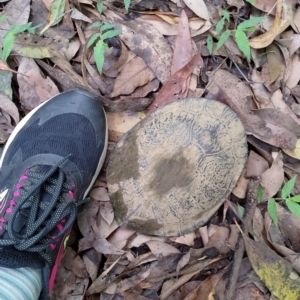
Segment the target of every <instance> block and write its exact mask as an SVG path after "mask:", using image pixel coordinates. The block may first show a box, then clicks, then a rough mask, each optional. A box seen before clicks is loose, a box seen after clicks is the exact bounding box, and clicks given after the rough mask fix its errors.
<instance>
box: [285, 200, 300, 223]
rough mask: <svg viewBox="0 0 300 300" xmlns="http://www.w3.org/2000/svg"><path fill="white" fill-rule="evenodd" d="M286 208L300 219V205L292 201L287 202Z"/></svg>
mask: <svg viewBox="0 0 300 300" xmlns="http://www.w3.org/2000/svg"><path fill="white" fill-rule="evenodd" d="M285 203H286V206H287V207H288V209H289V210H290V211H291V213H292V214H293V215H295V216H296V217H298V218H300V205H299V204H297V203H295V202H294V201H292V200H291V199H286V200H285Z"/></svg>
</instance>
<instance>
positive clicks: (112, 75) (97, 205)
mask: <svg viewBox="0 0 300 300" xmlns="http://www.w3.org/2000/svg"><path fill="white" fill-rule="evenodd" d="M1 2H2V1H1ZM131 2H132V3H130V1H126V3H127V4H129V3H130V5H129V11H128V12H126V10H125V9H124V2H123V1H121V0H120V1H115V2H110V1H103V2H101V3H102V12H101V13H100V12H99V11H98V9H97V8H99V7H100V6H101V5H100V4H99V5H95V4H96V3H95V2H93V1H90V0H80V1H72V0H44V1H42V0H33V1H24V0H22V1H20V0H11V1H8V2H6V3H3V4H2V10H1V13H0V23H1V24H0V25H1V26H0V43H1V47H2V54H1V55H2V57H1V58H2V60H1V64H0V83H1V84H0V86H1V88H0V143H1V144H2V145H4V143H5V142H6V140H7V138H8V137H9V135H10V133H11V132H12V130H13V128H14V126H15V125H16V124H17V123H18V122H19V120H20V116H24V114H26V113H28V112H29V111H30V110H32V109H33V108H35V107H36V106H37V105H38V104H40V103H41V102H42V101H45V100H47V99H48V98H50V97H52V96H54V95H56V94H58V93H59V92H62V91H66V90H69V89H72V88H81V89H84V90H86V91H88V92H91V93H93V94H94V95H96V96H98V97H99V100H100V101H101V102H102V103H103V105H104V106H105V109H106V110H107V118H108V129H109V142H110V143H109V145H110V146H109V151H108V157H109V154H110V153H111V150H110V149H112V148H113V146H114V144H115V143H116V142H118V141H119V140H120V138H121V137H122V136H123V135H124V134H125V133H126V132H127V131H128V130H129V129H130V128H132V127H133V126H134V125H135V124H137V123H138V122H139V121H140V120H141V119H142V118H144V117H145V115H146V114H149V113H150V112H151V111H154V110H156V109H157V108H158V107H161V106H164V105H165V104H167V103H170V102H172V101H176V100H178V99H181V98H185V97H201V96H203V97H206V98H211V99H216V100H218V101H221V102H223V103H225V104H226V105H228V106H230V107H231V108H232V109H233V110H234V111H235V112H236V113H237V114H238V116H239V117H240V119H241V120H242V122H243V124H244V127H245V129H246V132H247V135H248V142H249V146H250V149H249V150H250V151H249V157H248V162H247V165H246V168H245V171H244V172H243V174H242V177H241V178H240V180H239V181H238V183H237V186H236V188H235V190H234V191H233V193H232V194H231V196H230V197H229V199H228V200H227V201H226V202H225V204H224V206H222V207H221V208H220V209H219V212H218V213H216V214H215V215H214V216H213V217H212V218H211V220H210V222H209V223H208V224H207V226H204V227H202V228H200V229H199V230H196V231H194V232H191V233H189V234H187V235H185V236H180V237H157V236H146V235H143V234H140V233H139V232H135V231H132V230H128V229H124V228H121V227H120V226H119V225H118V224H117V222H116V220H115V219H114V212H113V209H112V206H111V203H110V199H109V195H108V192H107V185H106V178H105V170H106V169H105V168H106V165H107V163H106V164H105V165H104V168H103V172H102V173H101V174H100V176H99V178H98V180H97V182H96V184H95V187H94V188H93V189H92V190H91V192H90V197H91V200H90V201H89V202H88V203H86V204H84V205H83V207H82V208H81V210H80V212H79V215H78V218H77V222H76V224H75V225H74V226H73V229H72V232H71V236H70V239H69V242H68V246H67V248H66V253H65V255H64V259H63V261H62V264H61V266H60V269H59V272H58V277H57V280H56V284H55V288H54V290H53V293H52V295H51V299H76V300H79V299H134V298H136V299H143V300H145V299H158V298H159V299H168V300H171V299H185V300H191V299H225V295H226V291H227V285H228V282H229V279H230V278H231V277H232V276H233V275H232V273H231V266H232V264H233V263H234V262H232V260H231V258H232V255H233V254H234V253H236V252H237V251H238V249H236V245H237V243H238V240H239V232H238V227H237V226H236V225H235V223H234V220H240V221H239V222H241V223H242V222H244V219H243V218H244V217H245V216H244V217H243V214H245V210H244V209H243V208H245V207H246V206H247V203H248V201H249V199H248V198H247V187H248V186H249V184H250V182H251V178H259V180H260V184H261V186H262V187H263V193H262V194H261V197H255V198H260V199H259V201H258V203H257V207H256V208H255V210H254V211H255V212H254V215H253V217H252V219H251V226H250V228H252V229H251V230H250V231H249V232H250V234H249V235H247V236H246V235H244V237H243V238H244V241H245V246H246V257H245V258H244V259H243V260H242V261H241V263H240V269H239V274H238V275H239V276H238V280H237V282H236V286H235V298H234V299H274V298H275V297H277V298H279V299H298V298H297V297H298V295H299V274H300V260H299V258H298V253H299V251H300V244H299V236H300V231H299V228H300V226H299V220H300V219H299V217H297V215H298V211H300V210H299V209H298V207H299V204H298V203H299V201H296V200H297V197H295V196H297V195H299V193H300V191H299V189H300V176H298V177H296V178H295V184H294V186H293V187H292V189H290V188H289V190H288V195H285V196H286V198H284V199H282V198H280V197H282V192H281V190H282V188H283V186H285V190H286V189H287V188H286V185H285V184H286V183H287V182H288V180H289V179H291V178H292V177H293V176H295V175H299V174H298V173H299V172H300V164H299V160H300V150H299V149H300V127H299V126H300V122H299V116H300V104H299V103H300V102H299V101H300V86H299V85H298V83H299V80H300V71H299V70H300V65H299V62H300V60H299V53H300V52H299V45H300V38H299V34H300V23H299V20H300V18H299V16H300V7H299V6H297V5H296V1H286V0H282V1H277V2H276V1H267V0H257V1H255V3H252V1H249V2H250V3H251V4H249V3H247V4H246V2H243V1H228V2H227V3H228V4H227V3H225V2H224V1H219V2H218V3H217V2H214V3H212V2H210V1H206V0H201V1H199V0H189V1H154V0H150V1H131ZM98 3H100V2H99V1H98ZM78 4H79V5H78ZM254 7H255V9H254ZM224 11H225V12H224ZM224 16H225V17H224ZM253 17H254V18H256V17H264V20H263V21H262V22H260V23H259V24H258V25H255V26H254V27H253V28H247V30H245V31H242V33H241V31H239V33H238V34H235V33H234V30H236V29H237V28H238V29H239V30H241V29H242V28H244V27H243V26H245V25H240V26H239V24H242V22H244V21H246V20H251V18H253ZM28 22H32V23H31V25H26V24H28ZM97 22H102V23H101V24H110V25H112V26H113V28H114V30H121V33H120V34H119V35H117V36H113V37H111V38H109V39H106V40H105V41H104V42H105V43H107V48H109V50H108V51H105V52H104V56H103V57H102V58H101V59H103V62H104V64H103V72H99V71H98V69H97V66H96V64H98V59H100V58H99V57H97V55H99V54H101V55H102V52H101V51H100V52H99V51H98V52H97V51H96V52H94V54H93V53H92V51H87V49H86V43H87V42H88V41H89V38H90V36H91V34H93V31H91V29H89V28H88V26H89V25H90V24H91V25H92V26H93V24H97ZM219 22H222V23H219ZM251 22H253V20H252V21H251ZM99 24H100V23H99ZM23 25H24V26H25V27H26V26H27V27H26V28H29V30H30V28H31V27H35V26H37V25H38V26H37V27H36V28H35V32H33V31H34V30H33V31H32V32H30V31H29V32H19V33H17V34H14V33H11V36H12V35H13V36H14V40H13V44H12V52H11V53H10V55H9V56H8V59H7V61H5V59H6V56H5V53H8V52H7V46H8V45H7V43H8V42H7V41H8V40H9V39H8V38H6V39H5V36H7V35H8V33H9V32H13V30H14V28H16V26H23ZM14 26H15V27H14ZM30 26H31V27H30ZM238 26H239V27H238ZM25 27H24V28H25ZM221 27H222V28H221ZM220 28H221V32H220ZM222 30H223V33H224V35H223V37H222V38H223V39H224V37H225V38H226V37H227V40H225V41H224V44H223V46H221V47H220V39H221V36H220V33H222ZM5 43H6V44H5ZM222 43H223V41H222ZM245 43H246V44H247V43H249V47H250V48H249V49H251V52H245V51H246V50H245V49H246V48H245V45H244V44H245ZM98 47H99V46H98ZM246 47H248V46H247V45H246ZM97 49H98V48H97ZM247 51H248V50H247ZM95 54H96V55H95ZM244 54H246V55H247V56H250V57H251V59H250V60H247V58H246V57H245V55H244ZM98 67H99V65H98ZM12 79H14V80H12ZM147 108H148V110H146V109H147ZM145 110H146V111H145ZM271 197H273V198H272V199H273V200H269V199H270V198H271ZM293 199H294V200H293ZM256 200H257V199H256ZM246 215H247V213H246Z"/></svg>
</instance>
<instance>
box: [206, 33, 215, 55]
mask: <svg viewBox="0 0 300 300" xmlns="http://www.w3.org/2000/svg"><path fill="white" fill-rule="evenodd" d="M213 45H214V43H213V37H212V36H211V35H210V34H209V35H208V36H207V38H206V46H207V49H208V51H209V53H210V54H212V52H213Z"/></svg>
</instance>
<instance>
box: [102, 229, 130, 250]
mask: <svg viewBox="0 0 300 300" xmlns="http://www.w3.org/2000/svg"><path fill="white" fill-rule="evenodd" d="M134 234H135V231H134V230H130V229H126V228H121V227H119V228H118V229H117V230H116V231H115V232H114V233H113V234H111V235H110V236H109V238H108V239H107V240H108V241H109V242H110V243H111V244H112V245H113V246H115V247H116V248H118V249H123V248H124V247H125V245H126V244H127V241H128V239H129V238H130V237H131V236H133V235H134Z"/></svg>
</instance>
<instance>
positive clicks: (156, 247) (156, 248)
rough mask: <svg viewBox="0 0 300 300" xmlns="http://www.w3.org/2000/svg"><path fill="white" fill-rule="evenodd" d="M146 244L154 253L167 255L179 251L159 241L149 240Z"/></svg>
mask: <svg viewBox="0 0 300 300" xmlns="http://www.w3.org/2000/svg"><path fill="white" fill-rule="evenodd" d="M146 245H147V246H148V247H149V249H150V251H151V252H152V253H153V254H154V255H162V256H168V255H169V254H172V253H180V251H179V250H178V249H176V248H175V247H173V246H171V245H169V244H166V243H163V242H160V241H149V242H147V243H146Z"/></svg>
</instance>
